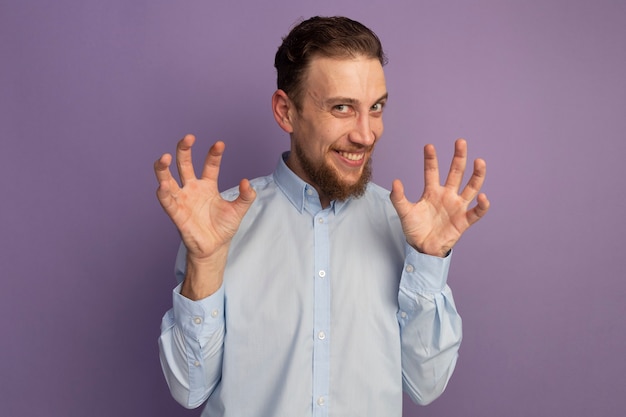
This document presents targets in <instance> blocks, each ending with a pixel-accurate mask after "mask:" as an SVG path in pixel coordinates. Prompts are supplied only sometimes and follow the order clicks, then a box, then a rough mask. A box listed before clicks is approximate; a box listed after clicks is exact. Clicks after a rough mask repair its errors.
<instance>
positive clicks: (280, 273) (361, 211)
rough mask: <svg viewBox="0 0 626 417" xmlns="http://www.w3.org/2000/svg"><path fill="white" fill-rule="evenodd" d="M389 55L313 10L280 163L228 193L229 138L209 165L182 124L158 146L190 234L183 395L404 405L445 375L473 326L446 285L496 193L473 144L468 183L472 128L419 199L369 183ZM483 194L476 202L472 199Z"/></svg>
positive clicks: (269, 408) (166, 349) (295, 63)
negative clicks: (166, 144) (485, 188)
mask: <svg viewBox="0 0 626 417" xmlns="http://www.w3.org/2000/svg"><path fill="white" fill-rule="evenodd" d="M384 63H385V56H384V54H383V50H382V47H381V45H380V41H379V40H378V38H377V37H376V35H375V34H374V33H373V32H371V31H370V30H369V29H368V28H366V27H365V26H363V25H362V24H360V23H358V22H355V21H352V20H350V19H347V18H343V17H336V18H320V17H315V18H312V19H309V20H307V21H304V22H302V23H300V24H299V25H298V26H296V27H295V28H294V29H293V30H292V31H291V32H290V33H289V35H288V36H287V37H286V38H285V39H284V40H283V43H282V45H281V46H280V48H279V50H278V52H277V54H276V60H275V65H276V68H277V72H278V89H277V91H276V92H275V93H274V95H273V97H272V109H273V113H274V117H275V119H276V122H277V123H278V125H279V126H280V127H281V128H282V129H283V130H284V131H285V132H287V133H288V134H289V136H290V142H291V146H290V151H289V152H286V153H285V154H283V155H282V158H280V159H279V162H278V165H277V168H276V170H275V172H274V173H273V174H272V175H269V176H267V177H262V178H257V179H254V180H252V181H247V180H242V181H241V182H240V184H239V187H238V188H236V189H232V190H229V191H226V192H225V193H223V194H220V193H219V192H218V189H217V178H218V171H219V167H220V161H221V157H222V154H223V152H224V144H223V143H221V142H218V143H216V144H214V145H213V146H212V147H211V149H210V150H209V153H208V155H207V158H206V161H205V164H204V167H203V169H202V174H201V176H200V178H196V176H195V174H194V170H193V167H192V164H191V146H192V145H193V143H194V140H195V138H194V137H193V136H191V135H187V136H185V137H184V138H183V139H182V140H181V141H180V142H179V143H178V146H177V152H176V161H177V165H178V170H179V173H180V178H181V182H182V188H181V187H180V186H179V185H178V183H177V182H176V181H175V180H174V179H173V177H172V175H171V173H170V170H169V166H170V164H171V161H172V157H171V156H170V155H168V154H165V155H163V156H162V157H161V158H160V159H159V160H158V161H157V162H156V163H155V172H156V176H157V179H158V181H159V189H158V191H157V196H158V199H159V201H160V203H161V205H162V206H163V208H164V209H165V211H166V212H167V214H168V215H169V216H170V218H171V219H172V221H173V222H174V224H175V225H176V227H177V228H178V230H179V232H180V235H181V237H182V240H183V245H182V246H181V250H180V251H179V255H178V258H177V263H176V273H177V277H178V279H179V281H182V284H180V285H179V286H178V287H176V289H175V290H174V294H173V303H174V305H173V309H172V310H170V311H169V312H167V314H166V315H165V316H164V318H163V322H162V334H161V337H160V339H159V346H160V353H161V362H162V367H163V371H164V374H165V377H166V379H167V382H168V385H169V387H170V390H171V392H172V395H173V396H174V397H175V398H176V400H177V401H179V402H180V403H181V404H182V405H184V406H186V407H197V406H199V405H200V404H202V403H203V402H205V401H206V403H207V405H206V408H205V410H204V412H203V416H237V417H242V416H286V417H295V416H360V417H362V416H377V417H380V416H385V417H388V416H400V415H401V414H402V389H403V388H404V390H405V391H406V392H407V393H408V394H409V395H410V396H411V398H412V399H413V400H414V401H416V402H418V403H422V404H426V403H428V402H430V401H432V400H434V399H435V398H436V397H437V396H439V395H440V394H441V392H442V391H443V390H444V388H445V386H446V384H447V382H448V380H449V378H450V376H451V374H452V371H453V369H454V366H455V363H456V358H457V351H458V347H459V344H460V341H461V319H460V317H459V316H458V314H457V311H456V309H455V306H454V301H453V298H452V293H451V291H450V288H449V287H448V286H447V285H446V279H447V270H448V266H449V262H450V251H451V248H452V247H453V246H454V244H455V243H456V242H457V240H458V239H459V237H460V236H461V234H462V233H463V232H464V231H465V230H466V229H467V228H468V227H469V226H470V225H471V224H473V223H474V222H476V221H477V220H478V219H480V218H481V217H482V216H483V215H484V214H485V213H486V212H487V210H488V208H489V202H488V200H487V197H486V196H485V195H484V194H479V189H480V187H481V186H482V183H483V181H484V176H485V171H486V167H485V162H484V161H482V160H477V161H476V162H475V163H474V171H473V174H472V176H471V178H470V179H469V181H468V183H467V185H466V186H465V187H464V188H463V190H462V191H461V192H460V194H459V190H460V185H461V181H462V176H463V172H464V170H465V164H466V154H467V150H466V143H465V142H464V141H463V140H458V141H457V142H456V144H455V153H454V158H453V161H452V165H451V168H450V172H449V174H448V178H447V180H446V182H445V184H444V185H443V186H441V185H440V183H439V171H438V163H437V157H436V155H435V149H434V147H433V146H432V145H427V146H426V147H425V148H424V161H425V188H424V193H423V196H422V198H421V199H420V200H419V201H418V202H417V203H411V202H409V201H408V200H407V199H406V197H405V196H404V191H403V186H402V183H401V182H400V181H398V180H396V181H394V183H393V186H392V191H391V194H389V192H388V191H385V190H383V189H382V188H380V187H378V186H376V185H374V184H371V183H369V179H370V174H371V155H372V151H373V149H374V145H375V144H376V142H377V141H378V139H379V138H380V136H381V134H382V132H383V123H382V114H383V109H384V107H385V103H386V101H387V89H386V85H385V77H384V73H383V68H382V67H383V64H384ZM474 198H476V199H477V203H476V205H475V206H474V207H473V208H471V209H469V210H468V207H469V205H470V203H471V201H472V200H473V199H474Z"/></svg>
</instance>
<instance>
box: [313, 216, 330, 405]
mask: <svg viewBox="0 0 626 417" xmlns="http://www.w3.org/2000/svg"><path fill="white" fill-rule="evenodd" d="M330 213H331V209H330V208H327V209H325V210H322V211H320V212H318V213H317V214H316V215H315V218H314V226H313V228H314V231H315V244H314V246H315V276H314V282H315V284H314V297H315V300H314V309H315V311H314V329H313V338H314V340H313V415H314V416H315V417H322V416H328V407H329V405H330V398H329V385H330V262H329V260H330V242H329V230H328V226H329V224H328V223H329V214H330Z"/></svg>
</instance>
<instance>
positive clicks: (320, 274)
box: [318, 269, 326, 278]
mask: <svg viewBox="0 0 626 417" xmlns="http://www.w3.org/2000/svg"><path fill="white" fill-rule="evenodd" d="M318 275H319V276H320V278H324V277H325V276H326V271H324V270H323V269H322V270H320V272H318Z"/></svg>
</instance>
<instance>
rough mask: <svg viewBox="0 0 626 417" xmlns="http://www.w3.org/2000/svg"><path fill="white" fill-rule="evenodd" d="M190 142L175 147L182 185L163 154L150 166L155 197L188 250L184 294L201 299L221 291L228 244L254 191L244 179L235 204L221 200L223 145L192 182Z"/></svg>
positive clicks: (213, 151) (185, 140)
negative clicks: (154, 181)
mask: <svg viewBox="0 0 626 417" xmlns="http://www.w3.org/2000/svg"><path fill="white" fill-rule="evenodd" d="M194 142H195V137H194V136H193V135H186V136H185V137H184V138H183V139H181V140H180V141H179V142H178V145H177V146H176V165H177V167H178V173H179V176H180V180H181V186H179V184H178V183H177V182H176V180H175V179H174V177H173V176H172V173H171V172H170V168H169V167H170V165H171V163H172V156H171V155H169V154H164V155H163V156H161V158H159V159H158V160H157V161H156V162H155V163H154V172H155V174H156V177H157V180H158V182H159V188H158V189H157V198H158V199H159V202H160V203H161V206H162V207H163V209H164V210H165V212H166V213H167V214H168V216H169V217H170V218H171V219H172V221H173V222H174V224H175V225H176V227H177V228H178V231H179V233H180V236H181V238H182V240H183V243H184V244H185V247H186V248H187V276H186V277H185V282H184V284H183V290H182V294H183V295H185V296H187V297H189V298H193V299H199V298H204V297H206V296H208V295H210V294H212V293H213V292H215V291H216V290H217V289H218V288H219V287H220V285H221V283H222V278H223V272H224V267H225V265H226V257H227V255H228V247H229V245H230V241H231V240H232V238H233V236H234V235H235V233H236V232H237V229H238V228H239V225H240V224H241V220H242V219H243V216H244V215H245V214H246V212H247V211H248V209H249V208H250V205H251V204H252V202H253V201H254V198H255V196H256V193H255V192H254V190H253V189H252V187H251V186H250V183H249V182H248V180H242V181H241V182H240V184H239V196H238V197H237V198H236V199H235V200H233V201H226V200H224V199H223V198H222V197H221V195H220V193H219V190H218V186H217V179H218V175H219V168H220V163H221V160H222V155H223V153H224V148H225V145H224V143H223V142H217V143H215V144H214V145H213V146H212V147H211V149H210V150H209V152H208V154H207V157H206V159H205V162H204V167H203V169H202V174H201V175H200V177H199V178H196V175H195V172H194V168H193V164H192V160H191V147H192V145H193V143H194Z"/></svg>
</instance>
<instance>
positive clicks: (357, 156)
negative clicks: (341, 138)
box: [339, 152, 363, 161]
mask: <svg viewBox="0 0 626 417" xmlns="http://www.w3.org/2000/svg"><path fill="white" fill-rule="evenodd" d="M339 154H340V155H341V156H343V157H344V158H346V159H349V160H351V161H360V160H361V159H363V154H362V153H348V152H339Z"/></svg>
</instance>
